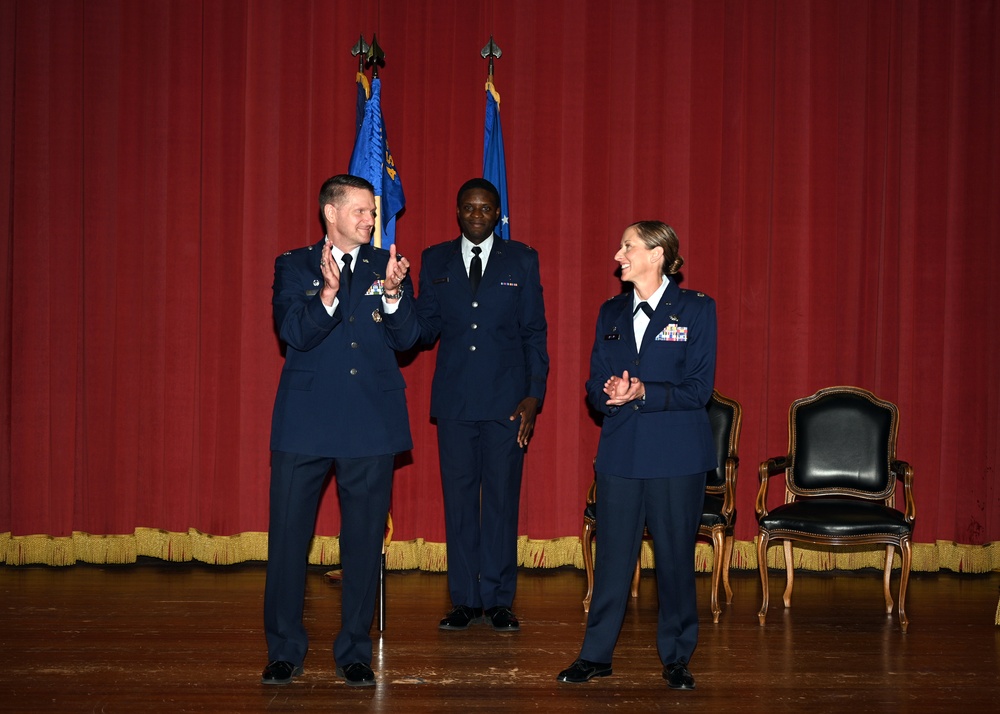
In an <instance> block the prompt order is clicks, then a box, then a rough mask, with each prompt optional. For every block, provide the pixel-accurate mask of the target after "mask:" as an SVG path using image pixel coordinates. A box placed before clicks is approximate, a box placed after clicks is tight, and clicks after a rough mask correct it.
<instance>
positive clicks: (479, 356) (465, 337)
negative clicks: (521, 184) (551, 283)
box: [417, 238, 549, 421]
mask: <svg viewBox="0 0 1000 714" xmlns="http://www.w3.org/2000/svg"><path fill="white" fill-rule="evenodd" d="M417 310H418V313H419V320H420V326H421V342H423V343H425V344H431V343H433V342H434V341H435V340H436V339H437V338H438V337H439V336H440V338H441V342H440V344H439V345H438V352H437V365H436V367H435V369H434V381H433V383H432V385H431V416H432V417H436V418H440V419H455V420H461V421H492V420H501V419H507V418H509V417H510V415H511V414H513V413H514V410H515V409H516V408H517V405H518V404H519V403H520V401H521V400H522V399H524V398H525V397H535V398H537V399H538V401H539V403H540V402H541V401H542V400H543V399H544V397H545V380H546V377H547V376H548V371H549V356H548V351H547V349H546V334H547V324H546V321H545V308H544V304H543V302H542V283H541V277H540V274H539V269H538V253H537V252H536V251H535V250H534V249H533V248H530V247H528V246H527V245H524V244H523V243H518V242H517V241H513V240H500V239H498V238H495V239H494V240H493V249H492V251H491V252H490V256H489V259H488V260H487V261H486V269H485V272H484V273H483V277H482V281H481V282H480V284H479V290H478V292H477V293H476V295H475V296H473V294H472V288H471V286H470V284H469V276H468V272H467V271H466V269H465V264H464V262H463V261H462V239H461V238H457V239H455V240H453V241H448V242H446V243H440V244H438V245H435V246H432V247H430V248H427V249H426V250H425V251H424V252H423V255H422V257H421V266H420V300H419V301H418V304H417Z"/></svg>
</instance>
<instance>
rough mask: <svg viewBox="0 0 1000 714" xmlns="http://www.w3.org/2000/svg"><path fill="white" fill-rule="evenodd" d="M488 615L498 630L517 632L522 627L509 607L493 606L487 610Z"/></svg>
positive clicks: (494, 627)
mask: <svg viewBox="0 0 1000 714" xmlns="http://www.w3.org/2000/svg"><path fill="white" fill-rule="evenodd" d="M486 617H488V618H489V619H490V623H491V624H492V625H493V629H494V630H496V631H497V632H517V631H518V630H520V629H521V623H520V622H518V621H517V618H516V617H514V613H513V612H511V609H510V608H509V607H491V608H490V609H489V610H487V611H486Z"/></svg>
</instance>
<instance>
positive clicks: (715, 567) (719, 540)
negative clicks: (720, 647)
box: [712, 526, 726, 624]
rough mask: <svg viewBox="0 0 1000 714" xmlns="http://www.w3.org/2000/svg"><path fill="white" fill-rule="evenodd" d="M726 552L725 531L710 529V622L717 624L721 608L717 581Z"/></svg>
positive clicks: (721, 528)
mask: <svg viewBox="0 0 1000 714" xmlns="http://www.w3.org/2000/svg"><path fill="white" fill-rule="evenodd" d="M725 552H726V531H725V529H724V528H723V527H722V526H718V527H716V528H713V529H712V556H713V558H714V562H713V563H712V622H714V623H716V624H718V622H719V615H721V614H722V608H721V607H720V606H719V579H720V577H721V576H722V567H723V566H722V559H723V557H725Z"/></svg>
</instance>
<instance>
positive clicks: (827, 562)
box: [0, 528, 1000, 622]
mask: <svg viewBox="0 0 1000 714" xmlns="http://www.w3.org/2000/svg"><path fill="white" fill-rule="evenodd" d="M517 552H518V565H520V566H522V567H525V568H558V567H562V566H566V565H571V566H573V567H575V568H580V569H582V568H583V557H582V555H581V550H580V539H579V537H577V536H566V537H563V538H553V539H550V540H531V539H529V538H528V537H527V536H520V537H519V538H518V541H517ZM792 552H793V554H794V559H795V567H796V568H797V569H800V570H814V571H829V570H858V569H862V568H875V569H877V570H880V569H881V568H882V558H883V557H884V554H885V549H884V548H879V547H871V546H855V547H847V548H837V549H826V548H821V547H818V546H808V545H804V544H798V543H796V544H795V546H794V549H793V551H792ZM139 557H151V558H158V559H160V560H166V561H172V562H187V561H197V562H201V563H208V564H210V565H233V564H235V563H242V562H246V561H254V560H261V561H262V560H267V533H260V532H247V533H239V534H236V535H231V536H220V535H212V534H209V533H202V532H201V531H198V530H196V529H194V528H192V529H189V530H188V532H187V533H183V532H171V531H165V530H161V529H157V528H136V529H135V532H134V533H133V534H131V535H95V534H91V533H84V532H82V531H75V532H74V533H73V534H72V535H71V536H58V537H57V536H49V535H27V536H14V535H12V534H11V533H0V563H6V564H7V565H34V564H41V565H52V566H66V565H73V564H74V563H77V562H82V563H94V564H124V563H134V562H135V561H136V559H137V558H139ZM640 558H641V563H642V567H644V568H652V567H653V565H654V562H655V558H654V554H653V548H652V544H651V543H650V542H649V541H643V544H642V550H641V552H640ZM309 562H310V563H311V564H313V565H334V564H337V563H339V562H340V538H339V537H337V536H316V537H315V538H314V539H313V542H312V546H311V548H310V550H309ZM767 564H768V567H769V568H778V569H783V568H784V567H785V556H784V550H783V548H782V547H781V545H780V543H775V544H774V545H773V546H772V547H769V548H768V552H767ZM386 567H388V568H389V569H390V570H424V571H427V572H444V571H445V570H447V567H448V564H447V552H446V548H445V544H444V543H430V542H427V541H425V540H424V539H422V538H417V539H416V540H412V541H397V540H394V541H392V543H390V545H389V549H388V551H387V553H386ZM730 567H731V568H732V569H734V570H756V569H757V545H756V543H755V542H754V541H736V542H735V543H734V545H733V562H732V565H731V566H730ZM894 567H897V568H898V567H899V552H898V550H897V551H896V554H895V557H894ZM695 568H696V569H697V570H698V572H710V571H711V570H712V550H711V546H709V545H708V544H707V543H705V542H699V543H698V545H697V547H696V549H695ZM912 570H913V571H914V572H937V571H939V570H951V571H953V572H957V573H988V572H992V571H995V570H1000V541H998V542H994V543H989V544H987V545H982V546H977V545H964V544H961V543H955V542H952V541H937V542H935V543H915V544H914V545H913V566H912ZM997 617H998V622H1000V609H998V614H997Z"/></svg>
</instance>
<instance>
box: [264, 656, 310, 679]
mask: <svg viewBox="0 0 1000 714" xmlns="http://www.w3.org/2000/svg"><path fill="white" fill-rule="evenodd" d="M300 674H302V666H301V665H298V666H296V665H294V664H292V663H291V662H283V661H281V660H277V659H276V660H274V661H273V662H268V663H267V666H266V667H264V672H263V674H261V675H260V683H261V684H291V683H292V678H293V677H298V676H299V675H300Z"/></svg>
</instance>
